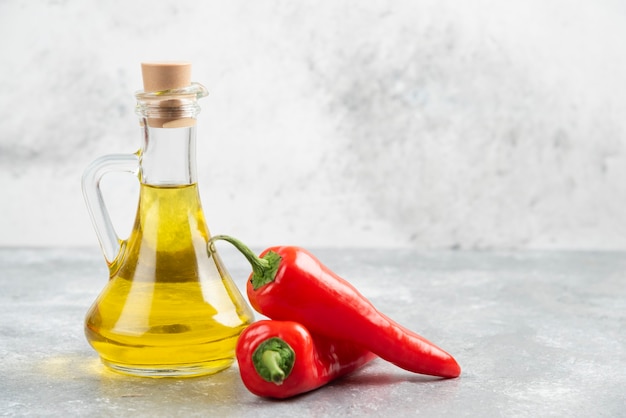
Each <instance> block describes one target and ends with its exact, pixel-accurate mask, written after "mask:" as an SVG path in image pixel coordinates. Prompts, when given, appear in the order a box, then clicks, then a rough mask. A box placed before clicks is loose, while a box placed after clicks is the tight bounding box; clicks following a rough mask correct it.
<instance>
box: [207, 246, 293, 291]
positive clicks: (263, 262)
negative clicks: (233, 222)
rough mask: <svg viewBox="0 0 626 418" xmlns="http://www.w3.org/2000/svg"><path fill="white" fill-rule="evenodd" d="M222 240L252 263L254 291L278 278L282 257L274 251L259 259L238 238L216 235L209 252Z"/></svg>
mask: <svg viewBox="0 0 626 418" xmlns="http://www.w3.org/2000/svg"><path fill="white" fill-rule="evenodd" d="M217 240H222V241H226V242H229V243H231V244H232V245H233V246H235V248H236V249H237V250H239V252H240V253H241V254H243V256H244V257H246V259H247V260H248V262H249V263H250V266H252V278H251V279H250V281H251V282H252V286H253V288H254V290H257V289H258V288H259V287H261V286H263V285H265V284H267V283H270V282H273V281H274V279H275V278H276V272H277V271H278V266H279V265H280V260H281V257H280V256H279V255H278V254H276V253H275V252H273V251H269V252H268V253H267V254H265V256H264V257H263V258H261V257H258V256H257V255H256V254H254V252H252V250H251V249H250V248H249V247H248V246H247V245H246V244H244V243H243V242H241V241H239V240H238V239H237V238H233V237H231V236H228V235H216V236H214V237H212V238H211V239H210V240H209V244H208V245H209V251H210V252H211V251H212V248H211V246H212V245H213V243H214V241H217Z"/></svg>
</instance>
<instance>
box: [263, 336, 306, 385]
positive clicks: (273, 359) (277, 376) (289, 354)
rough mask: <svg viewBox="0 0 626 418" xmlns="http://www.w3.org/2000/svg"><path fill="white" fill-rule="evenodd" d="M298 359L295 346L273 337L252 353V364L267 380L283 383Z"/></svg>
mask: <svg viewBox="0 0 626 418" xmlns="http://www.w3.org/2000/svg"><path fill="white" fill-rule="evenodd" d="M295 361H296V354H295V352H294V351H293V348H291V346H290V345H289V344H287V342H285V340H283V339H281V338H278V337H271V338H268V339H267V340H265V341H263V342H262V343H261V344H259V346H258V347H257V348H256V350H254V353H252V364H254V369H255V370H256V372H257V373H258V374H259V376H260V377H261V378H262V379H263V380H265V381H266V382H270V383H274V384H276V385H282V384H283V382H284V381H285V379H286V378H287V377H288V376H289V374H290V373H291V370H292V369H293V365H294V363H295Z"/></svg>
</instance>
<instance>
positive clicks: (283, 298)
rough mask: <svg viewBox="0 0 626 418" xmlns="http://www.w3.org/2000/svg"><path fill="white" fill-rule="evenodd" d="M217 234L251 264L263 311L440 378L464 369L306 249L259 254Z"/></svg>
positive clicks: (255, 300)
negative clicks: (396, 319) (394, 319)
mask: <svg viewBox="0 0 626 418" xmlns="http://www.w3.org/2000/svg"><path fill="white" fill-rule="evenodd" d="M218 239H219V240H225V241H228V242H230V243H231V244H233V245H234V246H235V247H236V248H237V249H238V250H239V251H241V252H242V253H243V254H244V256H245V257H246V258H247V259H248V261H249V262H250V263H251V265H252V269H253V272H252V274H251V275H250V278H249V280H248V284H247V293H248V299H249V300H250V304H251V305H252V307H253V308H254V309H256V310H257V311H258V312H259V313H261V314H263V315H265V316H267V317H268V318H271V319H276V320H288V321H296V322H299V323H301V324H302V325H304V326H305V327H306V328H307V329H308V330H309V331H311V332H313V333H316V334H320V335H325V336H327V337H330V338H334V339H338V340H341V339H343V340H346V341H350V342H352V343H353V344H356V345H358V346H361V347H363V348H366V349H368V350H369V351H371V352H373V353H375V354H377V355H378V356H380V357H381V358H383V359H385V360H387V361H389V362H391V363H393V364H395V365H397V366H399V367H401V368H403V369H405V370H408V371H411V372H415V373H421V374H427V375H432V376H440V377H457V376H459V375H460V374H461V368H460V367H459V365H458V363H457V362H456V360H455V359H454V358H453V357H452V356H451V355H450V354H448V353H446V352H445V351H443V350H442V349H441V348H439V347H437V346H436V345H434V344H433V343H431V342H430V341H428V340H426V339H425V338H423V337H421V336H420V335H418V334H416V333H415V332H413V331H411V330H409V329H407V328H405V327H403V326H401V325H400V324H398V323H397V322H395V321H393V320H392V319H390V318H388V317H387V316H385V315H383V314H382V313H380V312H379V311H378V310H376V308H375V307H374V306H373V305H372V304H371V302H369V301H368V300H367V299H366V298H365V297H364V296H363V295H361V294H360V293H359V292H358V291H357V290H356V288H354V286H352V285H351V284H350V283H348V282H347V281H346V280H344V279H342V278H341V277H339V276H337V275H336V274H334V273H333V272H332V271H331V270H330V269H329V268H327V267H326V266H324V265H323V264H322V263H321V262H320V261H319V260H317V259H316V258H315V257H314V256H313V255H312V254H311V253H309V252H308V251H306V250H305V249H303V248H299V247H291V246H283V247H271V248H268V249H266V250H264V251H263V252H262V253H261V254H260V256H259V257H257V256H256V255H255V254H254V253H253V252H252V251H251V250H250V249H249V248H248V247H247V246H246V245H245V244H243V243H242V242H241V241H239V240H237V239H235V238H232V237H229V236H225V235H218V236H215V237H213V238H212V241H215V240H218Z"/></svg>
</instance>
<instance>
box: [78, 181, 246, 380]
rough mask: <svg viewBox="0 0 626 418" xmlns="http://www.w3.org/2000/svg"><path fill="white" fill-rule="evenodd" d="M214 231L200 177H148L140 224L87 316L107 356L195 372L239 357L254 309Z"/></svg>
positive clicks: (147, 371) (133, 364)
mask: <svg viewBox="0 0 626 418" xmlns="http://www.w3.org/2000/svg"><path fill="white" fill-rule="evenodd" d="M208 239H209V232H208V229H207V226H206V222H205V220H204V215H203V212H202V208H201V205H200V200H199V196H198V190H197V185H196V184H190V185H182V186H152V185H147V184H141V187H140V197H139V207H138V209H137V216H136V220H135V224H134V227H133V230H132V232H131V234H130V236H129V238H128V240H127V241H126V243H125V245H124V246H123V249H122V251H121V253H120V255H119V257H118V259H117V260H115V262H114V263H113V264H112V265H111V273H112V275H111V278H110V280H109V282H108V283H107V286H106V287H105V289H104V290H103V291H102V293H101V294H100V296H99V297H98V298H97V299H96V301H95V302H94V304H93V305H92V307H91V309H90V310H89V312H88V313H87V317H86V321H85V333H86V336H87V339H88V341H89V343H90V344H91V345H92V346H93V347H94V349H95V350H96V351H97V352H98V353H99V354H100V357H101V358H102V361H103V362H104V364H106V365H107V366H109V367H111V368H113V369H114V370H116V371H119V372H122V373H127V374H134V375H145V376H195V375H200V374H210V373H214V372H218V371H220V370H222V369H224V368H226V367H229V366H230V365H231V364H232V363H233V361H234V358H235V353H234V347H235V344H236V340H237V337H238V336H239V334H240V333H241V331H243V329H244V328H245V327H246V326H247V325H248V324H249V323H251V321H252V314H251V312H250V311H249V309H248V308H247V306H246V303H245V302H244V301H243V298H242V296H241V294H240V293H239V291H238V289H237V287H236V285H235V284H234V282H233V281H232V279H231V278H230V277H229V276H228V273H227V272H226V269H225V268H224V267H223V265H222V263H221V261H220V259H219V258H218V255H217V254H213V255H209V254H208V253H207V242H208Z"/></svg>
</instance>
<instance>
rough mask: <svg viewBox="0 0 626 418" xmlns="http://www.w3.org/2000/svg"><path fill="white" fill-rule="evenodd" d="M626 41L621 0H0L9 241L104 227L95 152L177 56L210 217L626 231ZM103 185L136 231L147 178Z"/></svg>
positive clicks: (0, 207)
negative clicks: (186, 73) (148, 75)
mask: <svg viewBox="0 0 626 418" xmlns="http://www.w3.org/2000/svg"><path fill="white" fill-rule="evenodd" d="M624 39H626V5H624V3H623V2H620V1H617V0H598V1H593V2H591V1H565V0H542V1H540V0H532V1H508V2H503V1H496V0H475V1H465V2H460V1H435V0H432V1H428V0H407V1H391V0H389V1H378V0H364V1H326V2H320V1H287V0H269V1H239V0H238V1H219V2H218V1H206V2H199V1H173V0H166V1H148V0H142V1H96V0H68V1H63V0H57V1H18V0H0V114H1V115H2V123H1V124H0V190H1V192H0V245H94V246H95V245H96V241H95V235H94V233H93V229H92V227H91V224H90V221H89V219H88V217H87V212H86V210H85V206H84V203H83V200H82V195H81V192H80V176H81V173H82V170H83V169H84V167H85V166H86V165H87V164H88V163H89V162H90V161H91V160H93V159H94V158H96V157H97V156H100V155H102V154H106V153H118V152H133V151H134V150H135V149H136V148H137V147H138V145H139V136H138V127H137V121H136V117H135V115H134V113H133V108H134V97H133V92H134V91H135V90H137V89H139V88H140V87H141V78H140V71H139V62H140V61H142V60H160V59H184V60H191V61H193V62H194V72H193V73H194V77H193V78H194V79H195V80H197V81H199V82H201V83H203V84H205V85H206V86H207V87H208V88H209V90H210V92H211V95H210V96H209V97H208V98H206V99H203V101H202V102H201V104H202V107H203V112H202V114H201V117H200V125H199V138H198V139H199V144H198V146H199V149H198V164H199V175H200V187H201V189H202V198H203V203H204V206H205V212H206V216H207V218H208V222H209V225H210V227H211V229H212V232H214V233H228V234H231V235H235V236H238V237H239V238H241V239H243V240H245V241H247V242H249V243H250V244H251V245H259V246H264V245H268V244H275V243H291V244H301V245H307V246H407V245H408V246H416V247H420V248H462V249H474V248H601V249H624V248H626V210H625V207H626V149H625V142H626V136H625V135H626V123H625V120H626V82H625V78H626V47H625V46H624V45H625V44H624ZM104 187H105V191H106V193H107V196H108V197H109V205H110V209H111V212H112V213H113V216H114V219H115V221H116V224H117V225H118V227H119V229H120V234H121V235H124V233H125V232H124V231H127V229H128V228H129V226H130V223H131V221H132V216H133V215H132V212H133V205H134V201H135V199H136V197H135V193H136V191H137V185H136V182H135V181H134V180H133V179H132V178H131V177H126V176H111V177H110V178H108V179H107V181H106V182H105V184H104Z"/></svg>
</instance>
